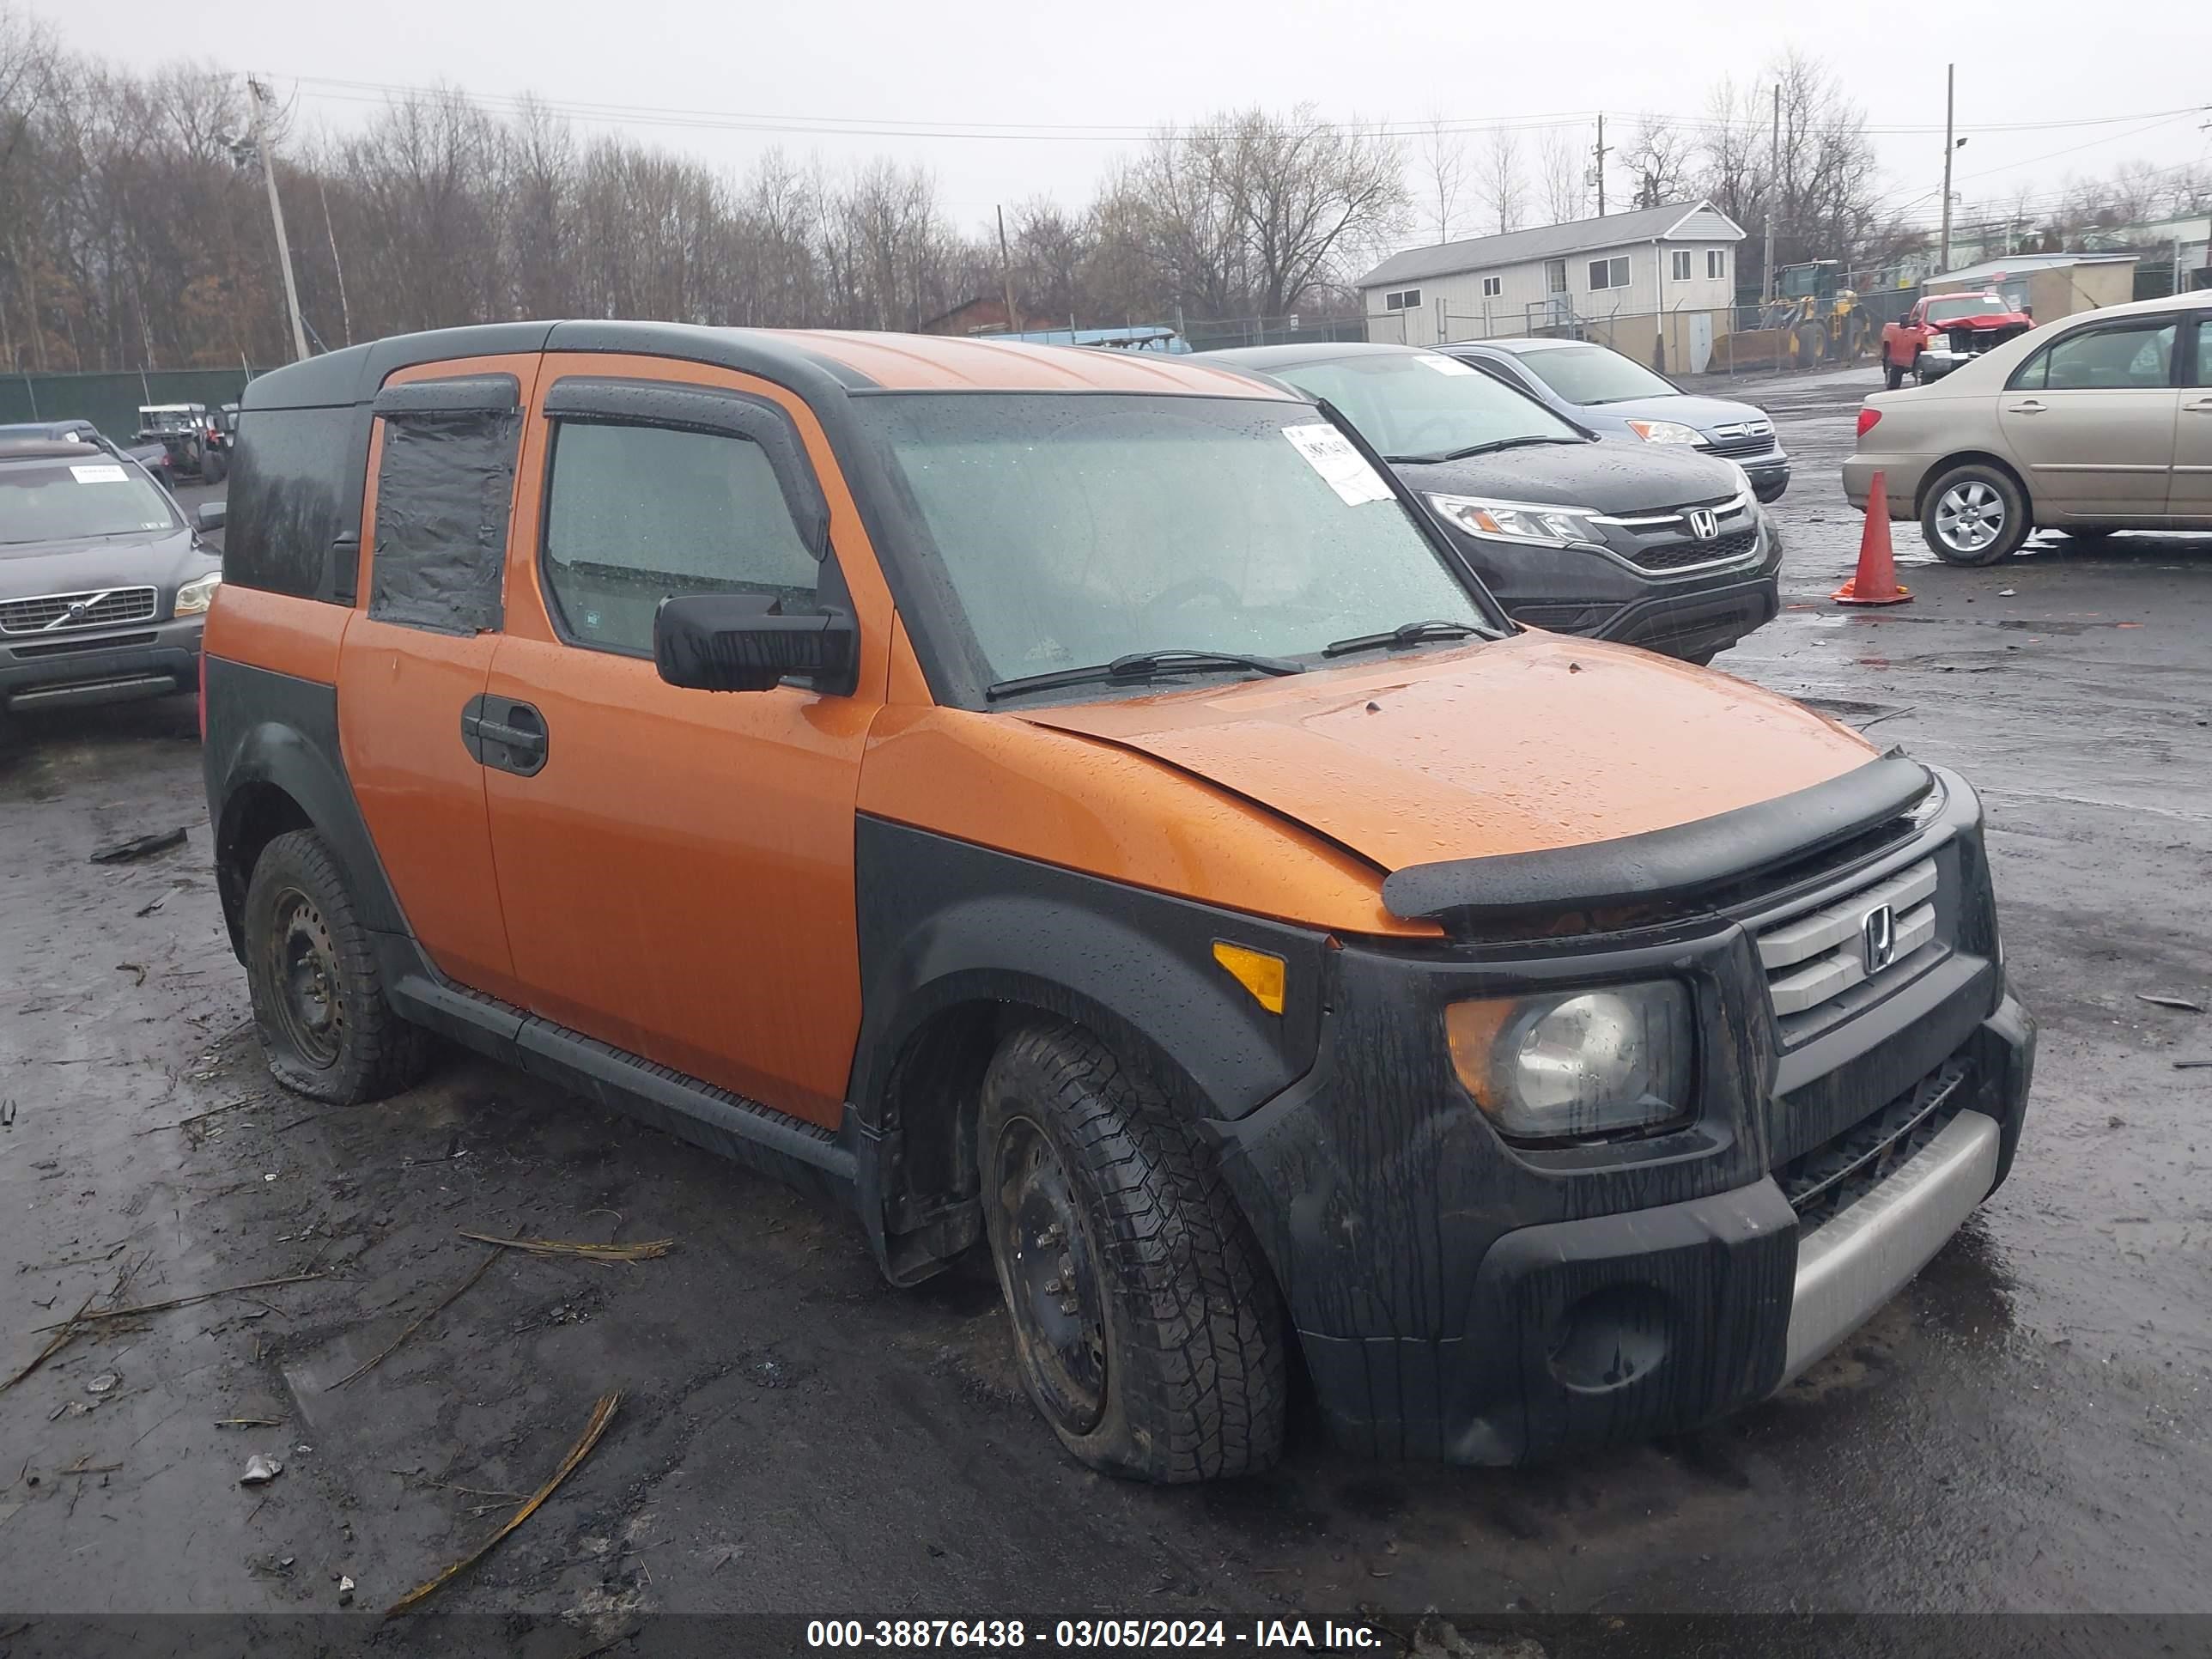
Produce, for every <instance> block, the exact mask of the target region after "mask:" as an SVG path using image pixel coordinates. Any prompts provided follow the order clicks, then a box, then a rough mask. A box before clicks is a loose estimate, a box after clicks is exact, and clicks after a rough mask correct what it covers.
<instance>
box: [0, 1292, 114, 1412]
mask: <svg viewBox="0 0 2212 1659" xmlns="http://www.w3.org/2000/svg"><path fill="white" fill-rule="evenodd" d="M98 1294H99V1292H98V1291H94V1292H93V1295H94V1296H97V1295H98ZM91 1305H92V1297H91V1296H88V1297H85V1299H84V1307H83V1308H79V1309H78V1310H76V1312H75V1313H73V1314H71V1315H70V1316H69V1317H68V1318H67V1319H64V1321H62V1322H61V1323H60V1324H59V1325H54V1326H46V1327H44V1328H46V1329H48V1330H52V1331H54V1332H56V1333H57V1334H56V1336H55V1337H54V1340H52V1341H51V1342H49V1343H47V1344H46V1346H45V1347H43V1348H41V1349H40V1350H39V1353H38V1358H35V1359H33V1360H32V1361H31V1363H30V1364H27V1365H26V1366H24V1367H23V1369H22V1370H20V1371H17V1372H16V1373H15V1376H11V1377H9V1379H8V1380H7V1381H6V1382H5V1383H0V1394H5V1393H7V1392H8V1390H9V1389H12V1388H14V1387H15V1385H16V1384H17V1383H21V1381H22V1380H23V1379H24V1378H25V1377H27V1376H29V1375H30V1374H31V1373H32V1372H33V1371H34V1370H38V1369H39V1367H40V1366H41V1365H43V1364H46V1361H48V1360H49V1359H52V1358H53V1357H54V1356H55V1355H56V1354H58V1353H59V1352H61V1351H62V1350H63V1349H64V1347H66V1346H68V1345H69V1343H70V1339H71V1338H73V1337H75V1336H76V1334H77V1333H78V1331H80V1330H82V1328H83V1327H82V1326H81V1325H80V1324H79V1323H78V1321H79V1320H81V1319H82V1318H83V1317H84V1310H85V1308H89V1307H90V1306H91Z"/></svg>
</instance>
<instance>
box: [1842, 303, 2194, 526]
mask: <svg viewBox="0 0 2212 1659" xmlns="http://www.w3.org/2000/svg"><path fill="white" fill-rule="evenodd" d="M1876 472H1881V473H1882V474H1884V475H1885V485H1886V489H1887V495H1888V498H1889V515H1890V517H1892V518H1893V519H1917V520H1920V529H1921V533H1922V534H1923V536H1925V537H1926V538H1927V539H1928V545H1929V547H1930V548H1931V549H1933V550H1935V553H1936V556H1937V557H1938V558H1941V559H1943V560H1945V561H1947V562H1949V563H1952V564H1995V563H1996V562H1997V561H1998V560H2000V559H2002V558H2003V557H2004V556H2006V555H2007V554H2008V553H2011V552H2012V551H2013V550H2015V549H2016V548H2017V547H2019V546H2020V544H2021V543H2022V542H2024V541H2026V540H2027V537H2028V534H2029V532H2031V531H2033V530H2035V529H2037V528H2039V527H2040V528H2042V529H2045V530H2058V531H2063V532H2065V533H2066V534H2067V535H2069V536H2071V537H2073V538H2075V539H2076V540H2078V541H2092V540H2095V539H2097V538H2100V537H2104V536H2108V535H2110V534H2111V533H2112V532H2114V531H2116V530H2212V290H2207V291H2200V292H2197V293H2194V294H2179V295H2172V296H2170V297H2167V298H2165V299H2158V300H2141V301H2136V303H2135V304H2133V305H2124V306H2111V307H2106V309H2104V310H2102V311H2093V312H2089V313H2086V314H2084V315H2082V316H2079V317H2069V318H2067V319H2065V320H2064V321H2063V322H2057V323H2052V324H2051V325H2048V326H2046V327H2044V328H2039V329H2036V330H2034V331H2033V332H2030V333H2027V334H2024V335H2022V336H2021V337H2019V338H2018V339H2016V340H2011V341H2008V342H2007V343H2005V344H2003V345H2001V346H1999V347H1997V348H1996V349H1995V350H1993V351H1990V352H1988V353H1987V354H1985V355H1984V356H1980V357H1977V358H1975V359H1974V360H1973V361H1972V362H1969V363H1967V364H1966V365H1965V366H1964V367H1963V368H1958V369H1955V370H1954V371H1953V372H1952V373H1951V374H1948V375H1946V376H1944V378H1943V379H1942V380H1939V381H1937V382H1936V383H1935V384H1933V385H1930V386H1913V387H1909V388H1905V389H1904V390H1900V391H1897V392H1875V393H1874V394H1873V395H1872V396H1871V397H1869V398H1868V399H1867V400H1866V406H1865V407H1864V408H1863V409H1862V410H1860V411H1859V431H1858V450H1857V453H1855V454H1854V455H1852V456H1851V457H1850V459H1848V460H1846V461H1845V462H1844V494H1845V495H1849V496H1850V500H1851V505H1852V506H1854V507H1863V506H1865V505H1866V499H1867V494H1868V491H1869V488H1870V486H1871V483H1872V480H1873V477H1874V475H1875V473H1876Z"/></svg>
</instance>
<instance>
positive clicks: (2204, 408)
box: [2182, 398, 2212, 415]
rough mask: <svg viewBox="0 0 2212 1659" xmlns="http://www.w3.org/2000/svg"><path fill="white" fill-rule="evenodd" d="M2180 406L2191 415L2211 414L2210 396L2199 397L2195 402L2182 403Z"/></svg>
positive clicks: (2211, 400) (2211, 401) (2211, 402)
mask: <svg viewBox="0 0 2212 1659" xmlns="http://www.w3.org/2000/svg"><path fill="white" fill-rule="evenodd" d="M2182 407H2183V408H2184V409H2185V410H2188V411H2189V412H2190V413H2191V415H2212V398H2198V399H2197V401H2196V402H2195V403H2193V404H2182Z"/></svg>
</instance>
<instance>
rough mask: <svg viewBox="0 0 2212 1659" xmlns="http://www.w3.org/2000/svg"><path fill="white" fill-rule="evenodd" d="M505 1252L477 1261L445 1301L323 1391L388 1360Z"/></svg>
mask: <svg viewBox="0 0 2212 1659" xmlns="http://www.w3.org/2000/svg"><path fill="white" fill-rule="evenodd" d="M503 1254H504V1252H502V1251H500V1250H494V1251H493V1252H492V1253H491V1254H490V1255H488V1256H486V1257H485V1258H484V1259H483V1261H479V1262H477V1270H476V1271H475V1272H474V1273H471V1274H470V1275H469V1276H468V1277H467V1278H466V1279H463V1280H462V1281H461V1282H460V1283H459V1285H455V1286H454V1287H453V1290H452V1291H451V1292H450V1293H449V1294H448V1295H447V1297H446V1299H445V1300H444V1301H443V1302H441V1303H440V1304H438V1305H437V1306H436V1307H435V1308H433V1309H431V1310H429V1311H428V1313H425V1314H422V1315H420V1316H417V1317H416V1321H415V1322H414V1323H413V1324H411V1325H410V1326H409V1327H408V1328H406V1329H405V1330H404V1331H402V1332H400V1333H399V1334H398V1335H397V1336H395V1337H393V1338H392V1340H391V1342H390V1343H388V1344H387V1345H386V1346H385V1348H384V1350H383V1352H380V1353H379V1354H378V1355H377V1356H376V1357H375V1358H374V1359H365V1360H363V1361H362V1363H361V1364H358V1365H356V1366H355V1367H354V1368H353V1369H352V1370H349V1371H348V1372H347V1373H346V1374H345V1375H344V1376H342V1377H340V1378H338V1380H337V1382H335V1383H331V1385H330V1387H329V1388H326V1389H324V1390H323V1392H324V1393H325V1394H328V1393H330V1392H331V1389H343V1387H345V1385H346V1384H347V1383H350V1382H352V1381H353V1380H354V1378H356V1376H367V1375H368V1373H369V1372H371V1371H373V1370H375V1369H376V1368H377V1367H378V1366H379V1365H381V1364H383V1363H384V1362H385V1361H386V1360H387V1359H389V1358H391V1357H392V1355H393V1354H394V1353H396V1352H398V1349H399V1346H400V1345H401V1344H402V1343H404V1342H405V1341H406V1340H407V1339H408V1338H409V1337H410V1336H412V1335H414V1334H415V1333H416V1332H417V1331H419V1330H421V1329H422V1328H423V1327H424V1326H425V1325H427V1324H428V1323H429V1322H431V1321H432V1320H434V1319H435V1318H436V1317H437V1316H439V1315H440V1314H441V1313H443V1312H445V1311H446V1310H447V1309H448V1308H450V1307H452V1306H453V1304H455V1303H456V1302H459V1300H460V1299H461V1297H463V1296H465V1294H467V1292H468V1290H469V1287H470V1286H471V1285H474V1284H475V1283H476V1282H477V1280H478V1279H482V1278H483V1276H484V1274H485V1273H488V1272H489V1271H490V1268H491V1264H492V1263H493V1262H495V1261H498V1260H499V1259H500V1257H501V1255H503Z"/></svg>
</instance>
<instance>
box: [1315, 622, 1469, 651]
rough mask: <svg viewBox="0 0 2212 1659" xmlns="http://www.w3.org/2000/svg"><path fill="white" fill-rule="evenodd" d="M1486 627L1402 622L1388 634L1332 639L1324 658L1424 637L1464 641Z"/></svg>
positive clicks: (1450, 623)
mask: <svg viewBox="0 0 2212 1659" xmlns="http://www.w3.org/2000/svg"><path fill="white" fill-rule="evenodd" d="M1483 631H1484V630H1483V629H1480V628H1477V627H1476V626H1475V625H1474V623H1455V622H1409V623H1400V624H1399V625H1398V626H1397V627H1395V628H1394V629H1391V630H1390V631H1389V633H1387V634H1354V635H1352V637H1351V638H1350V639H1348V640H1332V641H1329V642H1328V644H1327V645H1325V646H1323V647H1322V648H1321V653H1322V656H1324V657H1341V656H1346V655H1348V654H1350V653H1352V652H1354V651H1374V650H1377V649H1380V648H1381V647H1384V646H1400V645H1418V644H1419V643H1420V642H1421V641H1423V640H1463V639H1465V638H1466V637H1467V636H1468V635H1470V634H1480V633H1481V632H1483Z"/></svg>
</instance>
